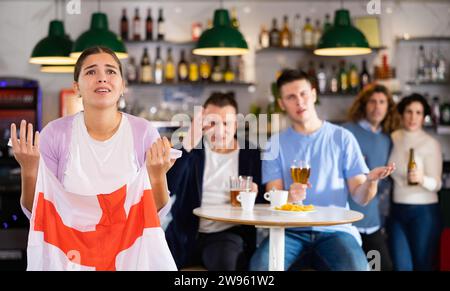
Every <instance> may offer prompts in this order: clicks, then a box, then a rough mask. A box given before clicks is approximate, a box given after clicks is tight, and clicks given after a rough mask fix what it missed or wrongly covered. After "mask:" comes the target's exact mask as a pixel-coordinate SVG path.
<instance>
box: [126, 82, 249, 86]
mask: <svg viewBox="0 0 450 291" xmlns="http://www.w3.org/2000/svg"><path fill="white" fill-rule="evenodd" d="M255 85H256V84H255V83H248V82H229V83H227V82H197V83H162V84H155V83H132V84H128V87H189V86H192V87H194V86H195V87H201V86H208V87H211V86H225V87H250V86H255Z"/></svg>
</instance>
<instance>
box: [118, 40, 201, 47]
mask: <svg viewBox="0 0 450 291" xmlns="http://www.w3.org/2000/svg"><path fill="white" fill-rule="evenodd" d="M196 43H197V42H196V41H173V40H127V41H125V44H127V45H135V44H155V45H164V46H192V47H193V46H195V44H196Z"/></svg>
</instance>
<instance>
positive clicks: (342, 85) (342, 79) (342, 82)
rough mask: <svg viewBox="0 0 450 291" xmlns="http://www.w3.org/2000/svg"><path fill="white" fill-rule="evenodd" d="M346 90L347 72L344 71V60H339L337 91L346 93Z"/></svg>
mask: <svg viewBox="0 0 450 291" xmlns="http://www.w3.org/2000/svg"><path fill="white" fill-rule="evenodd" d="M347 90H348V74H347V72H346V71H345V61H344V60H341V62H340V68H339V91H340V92H341V93H346V92H347Z"/></svg>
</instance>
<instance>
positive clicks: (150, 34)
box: [145, 8, 153, 40]
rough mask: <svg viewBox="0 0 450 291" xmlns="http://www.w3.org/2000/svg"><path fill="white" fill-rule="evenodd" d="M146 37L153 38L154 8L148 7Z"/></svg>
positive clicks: (147, 38)
mask: <svg viewBox="0 0 450 291" xmlns="http://www.w3.org/2000/svg"><path fill="white" fill-rule="evenodd" d="M145 39H146V40H153V18H152V9H151V8H148V9H147V19H146V20H145Z"/></svg>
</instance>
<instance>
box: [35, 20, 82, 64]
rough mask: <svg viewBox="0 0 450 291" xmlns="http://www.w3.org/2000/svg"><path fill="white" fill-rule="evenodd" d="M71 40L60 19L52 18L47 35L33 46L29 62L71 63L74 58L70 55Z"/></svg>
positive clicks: (73, 61)
mask: <svg viewBox="0 0 450 291" xmlns="http://www.w3.org/2000/svg"><path fill="white" fill-rule="evenodd" d="M71 49H72V41H71V40H70V38H69V37H68V36H66V34H65V32H64V24H63V22H62V21H60V20H52V21H51V22H50V25H49V28H48V36H47V37H45V38H43V39H42V40H40V41H39V42H38V43H37V44H36V46H35V47H34V48H33V51H32V53H31V57H30V60H29V62H30V63H32V64H39V65H44V64H45V65H72V64H75V60H74V59H73V58H71V57H70V51H71Z"/></svg>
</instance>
